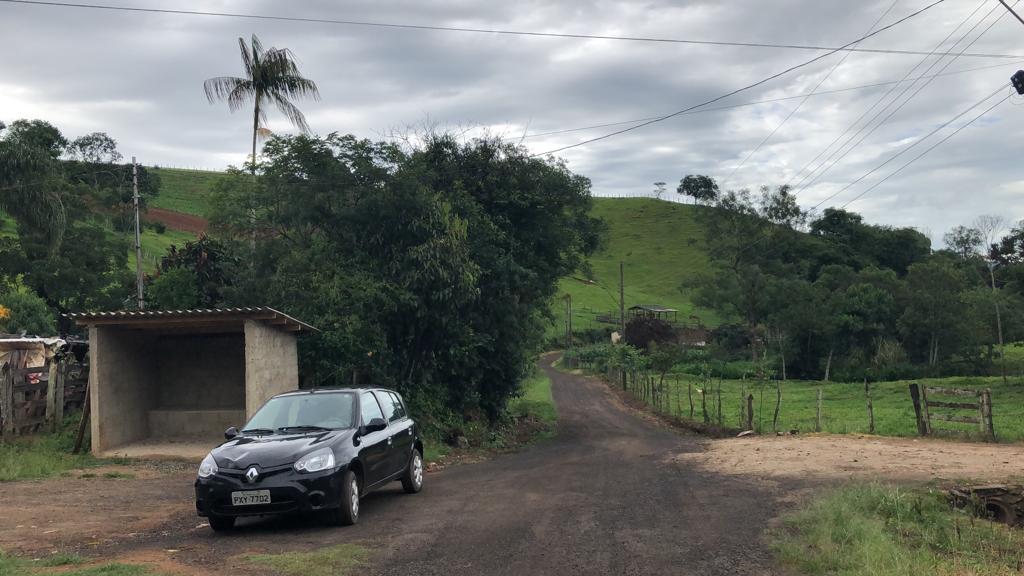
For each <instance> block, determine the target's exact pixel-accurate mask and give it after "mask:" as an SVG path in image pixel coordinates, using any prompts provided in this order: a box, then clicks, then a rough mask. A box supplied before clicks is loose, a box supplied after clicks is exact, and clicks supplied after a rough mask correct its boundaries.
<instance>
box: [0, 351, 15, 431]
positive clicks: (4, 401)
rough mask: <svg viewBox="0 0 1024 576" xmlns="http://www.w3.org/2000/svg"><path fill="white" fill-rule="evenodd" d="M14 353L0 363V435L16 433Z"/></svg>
mask: <svg viewBox="0 0 1024 576" xmlns="http://www.w3.org/2000/svg"><path fill="white" fill-rule="evenodd" d="M11 356H13V354H11V355H9V356H8V362H7V363H5V364H3V365H0V436H7V435H13V433H14V363H13V358H11Z"/></svg>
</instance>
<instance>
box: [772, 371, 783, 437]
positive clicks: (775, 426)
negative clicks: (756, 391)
mask: <svg viewBox="0 0 1024 576" xmlns="http://www.w3.org/2000/svg"><path fill="white" fill-rule="evenodd" d="M781 407H782V383H781V382H779V381H778V380H776V381H775V414H774V415H773V416H772V432H778V431H779V408H781Z"/></svg>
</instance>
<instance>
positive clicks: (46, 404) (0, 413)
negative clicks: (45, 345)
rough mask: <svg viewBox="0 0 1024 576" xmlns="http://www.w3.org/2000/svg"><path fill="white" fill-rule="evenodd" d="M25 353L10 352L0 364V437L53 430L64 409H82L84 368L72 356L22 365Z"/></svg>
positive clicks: (61, 419) (86, 375) (85, 375)
mask: <svg viewBox="0 0 1024 576" xmlns="http://www.w3.org/2000/svg"><path fill="white" fill-rule="evenodd" d="M26 356H27V354H26V351H22V350H13V351H10V352H9V353H8V356H7V361H6V362H4V363H3V364H2V365H0V435H2V436H5V437H6V436H20V435H24V434H32V433H35V432H39V431H42V430H56V429H57V427H58V426H59V425H60V423H61V422H62V421H63V420H64V414H65V412H66V411H68V410H76V409H80V408H81V407H82V404H83V402H84V400H85V381H86V379H88V368H87V367H85V366H82V365H79V364H78V363H77V362H75V361H74V360H73V357H68V356H58V357H51V358H49V359H47V361H46V363H45V364H44V365H43V366H40V367H34V368H29V367H27V366H26V362H25V360H26Z"/></svg>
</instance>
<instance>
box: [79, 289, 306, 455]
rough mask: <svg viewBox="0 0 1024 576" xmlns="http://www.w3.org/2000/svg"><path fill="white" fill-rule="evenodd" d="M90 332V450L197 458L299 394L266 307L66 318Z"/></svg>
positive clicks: (292, 340) (296, 330) (285, 335)
mask: <svg viewBox="0 0 1024 576" xmlns="http://www.w3.org/2000/svg"><path fill="white" fill-rule="evenodd" d="M69 317H70V318H71V319H72V320H74V321H75V322H76V323H77V324H78V325H79V326H83V327H87V328H88V331H89V360H90V372H89V401H90V402H89V403H90V413H89V418H90V426H91V428H90V430H91V438H92V452H93V453H94V454H97V455H123V456H130V457H147V456H154V457H184V458H196V457H199V458H201V457H202V456H203V455H205V454H206V452H207V451H208V450H209V449H210V448H212V447H213V446H214V445H216V444H217V443H218V442H220V441H222V439H223V433H224V430H225V429H227V428H228V427H229V426H241V425H242V424H244V423H245V421H246V420H247V419H248V418H249V417H250V416H252V414H253V413H254V412H255V411H256V410H257V409H259V407H260V406H261V405H262V404H263V403H264V402H266V401H267V400H268V399H269V398H270V397H272V396H274V395H275V394H279V393H281V392H287V391H289V390H295V389H297V388H298V387H299V366H298V351H297V335H298V334H300V333H302V332H310V331H315V330H316V329H315V328H313V327H312V326H310V325H309V324H306V323H304V322H301V321H299V320H296V319H295V318H292V317H291V316H288V315H287V314H284V313H282V312H278V311H277V310H274V309H272V308H219V309H207V310H152V311H150V310H142V311H122V312H93V313H82V314H70V315H69Z"/></svg>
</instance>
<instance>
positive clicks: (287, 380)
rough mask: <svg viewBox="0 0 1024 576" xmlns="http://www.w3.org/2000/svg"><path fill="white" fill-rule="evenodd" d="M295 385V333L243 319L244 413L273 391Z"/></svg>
mask: <svg viewBox="0 0 1024 576" xmlns="http://www.w3.org/2000/svg"><path fill="white" fill-rule="evenodd" d="M298 388H299V352H298V344H297V342H296V338H295V334H292V333H290V332H284V331H282V330H278V329H277V328H273V327H270V326H267V325H265V324H261V323H260V322H258V321H255V320H246V321H245V414H246V419H249V418H251V417H252V415H253V414H255V413H256V410H258V409H259V408H260V406H262V405H263V403H264V402H266V401H267V400H268V399H270V398H271V397H273V396H274V395H275V394H280V393H282V392H288V391H290V390H297V389H298Z"/></svg>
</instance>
